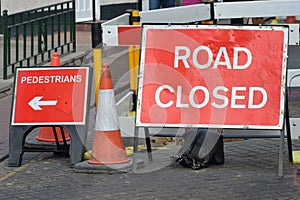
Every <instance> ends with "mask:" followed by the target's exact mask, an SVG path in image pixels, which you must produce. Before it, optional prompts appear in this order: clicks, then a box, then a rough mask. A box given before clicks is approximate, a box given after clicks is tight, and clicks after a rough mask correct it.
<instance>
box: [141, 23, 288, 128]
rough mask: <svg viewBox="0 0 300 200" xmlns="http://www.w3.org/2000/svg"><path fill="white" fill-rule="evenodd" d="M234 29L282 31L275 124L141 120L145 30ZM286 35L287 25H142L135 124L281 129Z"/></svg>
mask: <svg viewBox="0 0 300 200" xmlns="http://www.w3.org/2000/svg"><path fill="white" fill-rule="evenodd" d="M199 28H205V29H224V30H226V29H234V30H276V31H283V33H284V39H283V40H284V45H283V48H284V49H283V55H282V65H283V66H282V78H281V86H280V88H281V89H280V91H281V94H280V115H279V124H278V125H276V126H262V125H247V126H245V125H223V124H150V123H142V122H141V120H140V119H141V106H142V105H141V102H142V101H141V100H142V98H143V79H144V65H145V56H146V55H145V48H146V41H147V38H146V35H147V34H146V32H147V31H148V30H150V29H163V30H165V29H199ZM288 35H289V28H288V27H287V26H276V25H275V26H230V25H170V24H168V25H144V26H143V28H142V36H141V56H140V71H139V84H138V95H137V111H136V126H137V127H202V128H238V129H272V130H282V128H283V124H284V119H285V117H284V116H285V94H286V93H285V89H286V78H287V58H288V54H287V53H288V52H287V50H288Z"/></svg>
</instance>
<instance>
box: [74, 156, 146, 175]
mask: <svg viewBox="0 0 300 200" xmlns="http://www.w3.org/2000/svg"><path fill="white" fill-rule="evenodd" d="M132 166H133V163H132V160H131V159H129V162H126V163H122V164H112V165H94V164H90V163H89V162H88V161H84V162H81V163H77V164H76V165H74V169H75V171H76V172H79V173H87V174H103V173H109V174H112V173H126V172H130V171H132ZM143 167H145V165H144V161H143V160H140V159H138V160H137V169H141V168H143Z"/></svg>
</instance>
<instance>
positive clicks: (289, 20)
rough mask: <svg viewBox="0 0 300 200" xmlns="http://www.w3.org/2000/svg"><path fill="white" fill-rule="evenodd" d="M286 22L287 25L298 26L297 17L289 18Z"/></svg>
mask: <svg viewBox="0 0 300 200" xmlns="http://www.w3.org/2000/svg"><path fill="white" fill-rule="evenodd" d="M285 22H286V23H287V24H296V16H287V17H286V20H285Z"/></svg>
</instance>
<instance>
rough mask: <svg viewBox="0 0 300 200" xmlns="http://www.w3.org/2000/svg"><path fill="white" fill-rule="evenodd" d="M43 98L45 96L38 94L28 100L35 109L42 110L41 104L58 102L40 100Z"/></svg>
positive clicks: (53, 104) (46, 104)
mask: <svg viewBox="0 0 300 200" xmlns="http://www.w3.org/2000/svg"><path fill="white" fill-rule="evenodd" d="M42 98H43V97H41V96H36V97H34V98H33V99H32V100H31V101H30V102H28V105H29V106H30V107H31V108H32V109H33V110H42V108H41V107H40V106H55V105H56V104H57V101H56V100H51V101H40V100H41V99H42Z"/></svg>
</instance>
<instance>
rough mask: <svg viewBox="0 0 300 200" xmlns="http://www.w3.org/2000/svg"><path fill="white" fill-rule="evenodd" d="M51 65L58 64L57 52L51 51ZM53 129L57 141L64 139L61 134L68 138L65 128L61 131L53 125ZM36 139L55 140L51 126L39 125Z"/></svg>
mask: <svg viewBox="0 0 300 200" xmlns="http://www.w3.org/2000/svg"><path fill="white" fill-rule="evenodd" d="M51 66H60V59H59V54H58V52H53V53H52V58H51ZM55 130H56V133H57V138H58V142H63V141H64V139H63V134H64V136H65V140H66V141H69V140H70V136H69V134H68V132H67V130H65V129H64V128H63V129H62V130H63V132H64V133H62V132H61V129H60V127H55ZM59 133H60V134H59ZM36 139H37V140H39V141H41V142H56V140H55V136H54V132H53V129H52V127H40V132H39V134H38V135H37V136H36Z"/></svg>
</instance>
